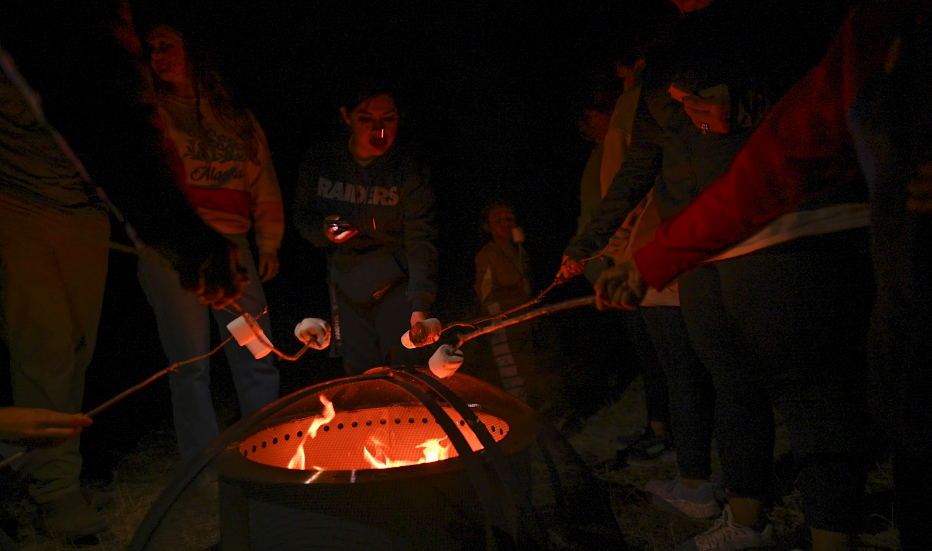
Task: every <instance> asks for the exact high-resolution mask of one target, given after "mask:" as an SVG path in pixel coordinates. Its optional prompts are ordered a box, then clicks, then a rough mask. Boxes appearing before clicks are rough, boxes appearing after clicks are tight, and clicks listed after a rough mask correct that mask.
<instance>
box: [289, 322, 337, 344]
mask: <svg viewBox="0 0 932 551" xmlns="http://www.w3.org/2000/svg"><path fill="white" fill-rule="evenodd" d="M294 336H295V337H297V338H298V340H299V341H301V342H303V343H305V344H307V343H310V345H311V348H313V349H314V350H323V349H325V348H327V347H328V346H330V324H329V323H327V322H326V321H324V320H322V319H320V318H304V319H303V320H301V323H299V324H298V325H296V326H295V328H294Z"/></svg>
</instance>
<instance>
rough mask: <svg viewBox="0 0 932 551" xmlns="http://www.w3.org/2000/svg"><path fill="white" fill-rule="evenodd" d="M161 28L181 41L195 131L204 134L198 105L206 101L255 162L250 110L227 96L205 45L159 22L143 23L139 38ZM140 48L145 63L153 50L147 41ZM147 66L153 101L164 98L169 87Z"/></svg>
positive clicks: (256, 138) (255, 139)
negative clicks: (192, 98) (191, 89)
mask: <svg viewBox="0 0 932 551" xmlns="http://www.w3.org/2000/svg"><path fill="white" fill-rule="evenodd" d="M163 25H164V26H166V27H168V28H170V29H171V30H172V31H174V32H176V33H178V35H179V36H180V37H181V42H182V46H183V48H184V53H185V59H186V60H187V64H188V67H189V69H190V71H191V82H192V84H193V87H194V101H195V108H196V112H197V126H198V130H199V131H200V132H201V133H203V132H204V126H203V124H202V123H203V118H204V116H203V113H202V112H201V105H202V103H201V102H202V101H206V102H207V103H208V105H209V106H210V108H211V109H212V110H213V112H214V113H215V114H216V115H217V119H218V120H219V122H220V124H221V125H222V126H223V127H224V128H225V129H226V130H228V131H229V132H232V133H234V134H236V136H237V137H239V139H241V140H242V141H243V144H244V145H245V152H246V156H247V158H248V159H250V160H252V161H255V160H256V159H257V158H258V156H259V135H258V132H257V130H256V123H255V119H254V118H253V116H252V114H251V113H250V112H249V109H247V108H246V106H245V105H244V104H243V103H242V102H240V101H238V100H237V99H236V98H235V96H233V95H232V94H230V92H229V88H228V87H227V85H226V83H225V82H224V80H223V77H222V76H221V75H220V72H219V71H218V70H217V67H216V65H215V64H214V62H213V60H212V59H211V57H210V53H209V51H208V48H207V47H206V46H205V45H204V43H203V42H204V41H203V40H201V39H198V38H197V37H196V36H195V34H194V33H187V32H184V31H182V30H180V29H178V27H176V26H175V25H172V24H171V23H167V22H164V21H161V20H158V19H151V20H149V21H146V25H145V29H144V32H143V33H141V34H142V36H143V37H144V38H145V37H148V36H149V34H150V33H151V32H152V31H154V30H155V29H156V28H157V27H161V26H163ZM143 44H144V47H145V49H146V50H145V53H146V60H147V61H148V60H149V59H150V58H151V55H152V48H151V46H149V44H148V41H144V43H143ZM147 66H148V68H149V72H150V74H151V81H152V86H153V89H154V90H155V95H156V97H164V96H167V95H168V94H169V93H170V92H171V89H170V87H169V85H168V84H167V83H166V82H164V81H162V80H161V79H159V78H158V75H156V74H155V70H154V69H152V64H151V63H147Z"/></svg>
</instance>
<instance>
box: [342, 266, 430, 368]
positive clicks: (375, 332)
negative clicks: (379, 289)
mask: <svg viewBox="0 0 932 551" xmlns="http://www.w3.org/2000/svg"><path fill="white" fill-rule="evenodd" d="M406 289H407V285H405V284H404V282H402V283H400V284H398V285H395V286H394V287H393V288H392V289H391V290H390V291H388V293H386V294H385V296H383V297H382V299H381V300H379V301H376V302H374V303H372V304H366V305H359V304H353V303H351V302H350V301H349V300H348V299H347V298H346V297H345V296H344V295H343V294H342V293H341V292H340V290H339V289H336V304H337V311H336V312H335V314H336V315H335V316H334V319H339V322H338V323H339V326H340V327H339V331H340V341H341V342H340V347H341V351H342V354H343V367H344V369H345V370H346V373H347V375H356V374H358V373H362V372H363V371H366V370H368V369H372V368H373V367H381V366H386V365H391V364H404V363H406V361H407V360H408V359H409V358H408V355H410V354H416V353H417V351H416V350H413V351H409V350H407V349H406V348H404V347H403V346H402V344H401V336H402V335H403V334H404V332H405V331H407V330H408V329H410V327H411V304H410V302H409V301H408V297H407V296H406V295H405V290H406ZM417 360H420V356H419V355H418V356H417Z"/></svg>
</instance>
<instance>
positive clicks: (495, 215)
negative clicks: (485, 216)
mask: <svg viewBox="0 0 932 551" xmlns="http://www.w3.org/2000/svg"><path fill="white" fill-rule="evenodd" d="M488 224H489V226H488V230H489V233H491V234H492V237H494V238H495V239H499V240H503V241H511V235H512V234H511V231H512V230H513V229H515V227H516V226H517V224H516V223H515V214H514V213H513V212H511V209H510V208H508V207H495V208H494V209H492V210H491V212H489V222H488Z"/></svg>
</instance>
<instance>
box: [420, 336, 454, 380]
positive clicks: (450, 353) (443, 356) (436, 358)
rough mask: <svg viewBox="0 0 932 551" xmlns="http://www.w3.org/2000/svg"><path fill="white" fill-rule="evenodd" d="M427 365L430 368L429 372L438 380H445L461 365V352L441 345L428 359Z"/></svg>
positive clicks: (446, 345)
mask: <svg viewBox="0 0 932 551" xmlns="http://www.w3.org/2000/svg"><path fill="white" fill-rule="evenodd" d="M427 365H429V366H430V372H431V373H433V374H434V375H436V376H437V378H438V379H446V378H447V377H449V376H450V375H453V374H454V373H456V370H457V369H459V368H460V366H461V365H463V351H462V350H460V349H458V348H453V346H451V345H449V344H444V345H441V346H440V348H438V349H437V351H436V352H434V354H433V355H432V356H431V357H430V361H429V362H427Z"/></svg>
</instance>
